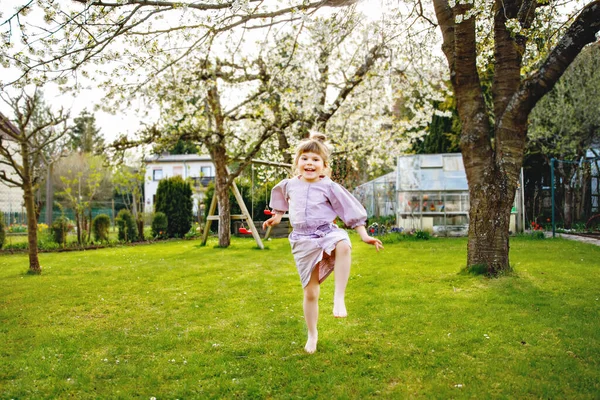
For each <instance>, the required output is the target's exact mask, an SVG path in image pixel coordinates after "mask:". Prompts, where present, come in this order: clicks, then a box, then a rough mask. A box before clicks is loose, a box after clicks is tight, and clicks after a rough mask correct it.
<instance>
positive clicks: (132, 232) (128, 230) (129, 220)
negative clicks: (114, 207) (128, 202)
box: [115, 209, 138, 242]
mask: <svg viewBox="0 0 600 400" xmlns="http://www.w3.org/2000/svg"><path fill="white" fill-rule="evenodd" d="M115 221H116V223H117V228H118V230H119V235H118V237H119V240H121V241H124V242H135V241H137V240H138V230H137V226H136V224H135V220H134V219H133V216H132V215H131V213H130V212H129V211H128V210H126V209H122V210H121V211H119V213H118V214H117V218H115Z"/></svg>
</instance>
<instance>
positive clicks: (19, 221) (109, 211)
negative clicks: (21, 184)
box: [0, 193, 126, 226]
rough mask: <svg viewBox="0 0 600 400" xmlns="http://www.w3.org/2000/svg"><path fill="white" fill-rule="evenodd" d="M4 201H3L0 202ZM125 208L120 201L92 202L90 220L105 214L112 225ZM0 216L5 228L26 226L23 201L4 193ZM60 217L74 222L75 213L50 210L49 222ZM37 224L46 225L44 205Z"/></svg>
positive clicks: (0, 195)
mask: <svg viewBox="0 0 600 400" xmlns="http://www.w3.org/2000/svg"><path fill="white" fill-rule="evenodd" d="M2 200H4V201H2ZM123 208H126V207H125V204H124V203H123V202H120V201H114V200H112V201H101V202H93V203H92V219H93V218H95V217H96V216H97V215H99V214H106V215H108V216H109V217H110V219H111V221H112V223H113V224H114V222H115V218H116V216H117V214H118V212H119V210H121V209H123ZM0 214H1V216H2V218H3V220H4V224H5V225H6V226H9V225H27V212H26V210H25V206H24V205H23V200H22V199H20V200H19V201H15V199H14V197H9V196H7V195H6V193H0ZM61 215H64V216H66V217H67V218H69V219H71V220H75V211H74V210H72V209H67V208H65V209H64V210H62V211H61V210H60V209H58V208H56V207H54V208H53V209H52V218H51V221H54V220H55V219H56V218H58V217H60V216H61ZM38 223H48V221H47V220H46V205H45V204H42V205H41V209H40V213H39V217H38Z"/></svg>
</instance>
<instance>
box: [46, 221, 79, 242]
mask: <svg viewBox="0 0 600 400" xmlns="http://www.w3.org/2000/svg"><path fill="white" fill-rule="evenodd" d="M71 229H73V223H72V222H71V221H70V220H69V219H68V218H67V217H65V216H64V215H61V216H60V217H58V218H56V219H55V220H54V221H53V222H52V226H51V227H50V231H51V232H52V236H53V238H54V242H56V243H58V244H60V245H64V244H65V243H66V242H67V234H68V233H69V231H71Z"/></svg>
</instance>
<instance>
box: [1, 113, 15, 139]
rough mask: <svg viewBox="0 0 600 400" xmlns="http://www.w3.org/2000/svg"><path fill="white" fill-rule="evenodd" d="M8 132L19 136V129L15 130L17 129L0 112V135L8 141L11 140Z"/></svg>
mask: <svg viewBox="0 0 600 400" xmlns="http://www.w3.org/2000/svg"><path fill="white" fill-rule="evenodd" d="M9 132H10V133H12V134H15V135H19V134H20V132H19V129H17V127H16V126H14V125H13V123H12V122H10V120H9V119H8V118H7V117H6V116H5V115H4V114H2V113H1V112H0V135H2V137H5V138H7V139H9V140H10V139H12V138H11V137H10V136H9Z"/></svg>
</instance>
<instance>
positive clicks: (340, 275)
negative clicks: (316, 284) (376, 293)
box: [333, 241, 352, 318]
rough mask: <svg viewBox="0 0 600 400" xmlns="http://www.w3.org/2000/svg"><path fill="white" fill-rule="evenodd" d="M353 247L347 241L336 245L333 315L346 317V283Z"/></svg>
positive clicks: (348, 276)
mask: <svg viewBox="0 0 600 400" xmlns="http://www.w3.org/2000/svg"><path fill="white" fill-rule="evenodd" d="M351 251H352V249H351V248H350V245H349V244H348V243H346V242H345V241H341V242H338V243H337V245H336V246H335V267H334V269H333V273H334V274H335V294H334V295H333V316H334V317H336V318H346V317H347V316H348V312H347V311H346V302H345V296H346V285H348V278H350V264H351V262H352V253H351Z"/></svg>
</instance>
